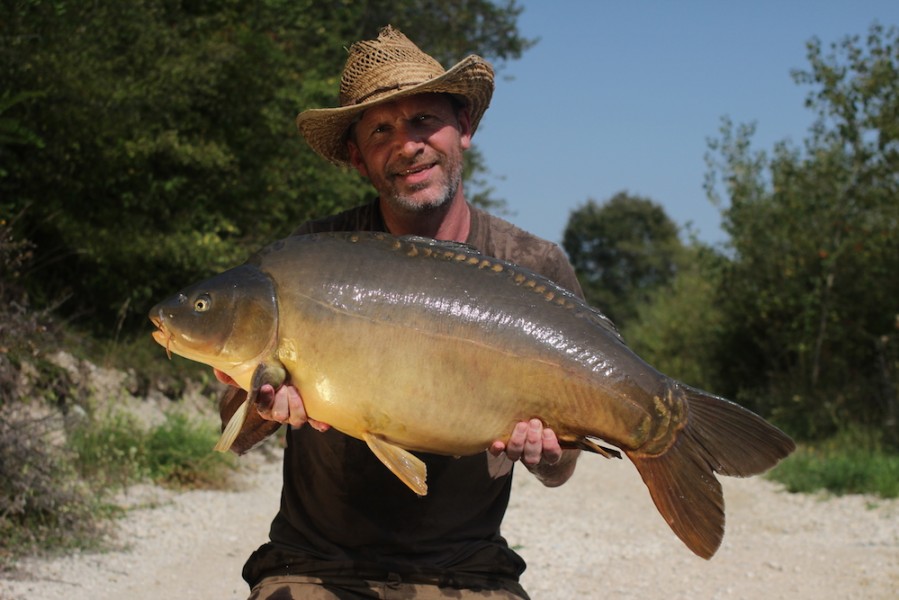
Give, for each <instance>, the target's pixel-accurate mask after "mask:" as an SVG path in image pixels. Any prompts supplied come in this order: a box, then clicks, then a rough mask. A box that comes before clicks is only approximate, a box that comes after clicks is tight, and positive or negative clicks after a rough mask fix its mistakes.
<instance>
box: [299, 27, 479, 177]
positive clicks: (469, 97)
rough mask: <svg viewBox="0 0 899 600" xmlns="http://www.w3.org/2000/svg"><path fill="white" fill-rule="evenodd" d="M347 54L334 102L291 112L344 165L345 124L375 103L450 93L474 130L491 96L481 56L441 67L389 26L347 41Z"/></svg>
mask: <svg viewBox="0 0 899 600" xmlns="http://www.w3.org/2000/svg"><path fill="white" fill-rule="evenodd" d="M349 54H350V55H349V58H347V61H346V66H345V67H344V69H343V76H342V77H341V78H340V96H339V102H340V107H339V108H317V109H310V110H306V111H303V112H301V113H300V114H299V115H298V116H297V127H298V128H299V130H300V133H301V134H302V135H303V137H304V138H306V141H307V142H308V143H309V145H310V146H312V149H313V150H315V151H316V152H318V153H319V154H321V155H322V156H324V157H325V158H327V159H328V160H330V161H331V162H334V163H337V164H341V165H348V164H350V155H349V152H348V151H347V148H346V136H347V133H348V132H349V128H350V125H352V124H353V122H355V121H356V119H358V118H359V116H360V115H361V114H362V112H363V111H364V110H365V109H367V108H370V107H372V106H374V105H376V104H381V103H384V102H390V101H391V100H396V99H397V98H402V97H404V96H412V95H414V94H425V93H429V92H438V93H449V94H453V95H456V96H459V97H462V98H464V99H465V102H466V104H467V106H468V110H469V116H470V118H471V132H472V133H474V132H475V130H476V129H477V127H478V123H479V122H480V120H481V117H482V116H483V115H484V111H485V110H487V106H489V104H490V97H491V96H492V95H493V67H491V66H490V63H488V62H487V61H486V60H484V59H483V58H481V57H480V56H476V55H471V56H469V57H467V58H465V59H464V60H462V61H461V62H459V63H458V64H456V65H455V66H454V67H452V68H451V69H449V70H448V71H446V70H444V68H443V67H442V66H440V63H438V62H437V61H436V60H434V59H433V58H431V57H430V56H428V55H427V54H425V53H424V52H422V51H421V50H420V49H419V48H418V46H416V45H415V44H413V43H412V42H411V41H410V40H409V38H407V37H406V36H405V35H403V34H402V33H400V31H399V30H397V29H394V28H393V27H391V26H390V25H388V26H387V27H384V28H383V29H381V31H380V33H379V35H378V39H376V40H363V41H361V42H356V43H355V44H353V45H352V46H351V47H350V50H349Z"/></svg>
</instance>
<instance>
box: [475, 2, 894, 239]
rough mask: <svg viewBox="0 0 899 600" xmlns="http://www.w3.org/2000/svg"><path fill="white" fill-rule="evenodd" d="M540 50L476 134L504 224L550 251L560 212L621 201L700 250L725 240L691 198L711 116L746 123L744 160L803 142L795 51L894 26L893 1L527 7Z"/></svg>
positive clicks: (515, 72) (514, 70)
mask: <svg viewBox="0 0 899 600" xmlns="http://www.w3.org/2000/svg"><path fill="white" fill-rule="evenodd" d="M520 4H521V5H523V6H524V7H525V10H524V13H523V14H522V15H521V17H520V18H519V21H518V24H519V30H520V31H521V33H522V34H523V35H524V36H526V37H529V38H534V37H539V38H540V42H539V43H538V44H537V45H536V46H534V47H533V48H532V49H530V50H529V51H527V52H525V54H524V55H523V57H522V58H521V59H520V60H518V61H513V62H511V63H508V64H506V65H505V67H504V68H503V69H501V70H500V72H499V74H498V75H499V76H498V78H497V86H496V92H495V93H494V96H493V101H492V103H491V106H490V109H489V110H488V111H487V113H486V115H485V117H484V120H483V121H482V123H481V127H480V128H479V130H478V132H477V133H476V135H475V138H474V141H475V144H476V145H477V146H478V147H479V148H480V149H481V151H482V152H483V153H484V155H485V158H486V159H487V164H488V167H489V168H490V170H491V172H492V173H493V177H492V178H491V181H490V183H491V185H492V186H493V187H494V188H495V189H496V196H498V197H502V198H505V199H506V200H507V201H508V208H509V209H510V211H511V214H509V215H506V216H507V218H508V219H509V220H511V221H513V222H514V223H516V224H517V225H519V226H520V227H522V228H524V229H527V230H529V231H531V232H533V233H535V234H537V235H540V236H541V237H544V238H547V239H549V240H552V241H555V242H560V241H561V237H562V232H563V230H564V227H565V224H566V222H567V220H568V216H569V214H570V212H571V211H572V210H573V209H575V208H577V207H578V206H580V205H581V204H583V203H584V202H586V201H587V200H588V199H591V198H592V199H595V200H597V201H603V200H607V199H608V198H610V197H611V196H613V195H614V194H615V193H617V192H619V191H627V192H630V193H632V194H636V195H640V196H645V197H648V198H650V199H652V200H653V201H655V202H658V203H660V204H662V205H663V206H664V207H665V210H666V212H667V213H668V215H669V216H670V217H671V218H672V219H673V220H674V221H675V222H676V223H677V224H678V225H680V226H684V225H685V224H686V223H687V222H690V223H692V227H693V229H694V230H696V231H698V234H699V238H700V239H701V240H703V241H705V242H709V243H713V244H717V243H720V242H722V241H724V240H725V234H724V233H723V232H722V231H721V229H720V216H719V213H718V210H717V209H716V208H715V207H714V206H712V205H711V204H710V203H709V201H708V200H707V199H706V197H705V193H704V191H703V189H702V183H703V177H704V174H705V171H706V167H705V162H704V156H705V154H706V151H707V140H708V139H709V138H715V137H717V136H718V130H719V126H720V124H721V118H722V117H724V116H727V117H729V118H730V119H731V120H732V121H733V122H734V123H737V124H739V123H750V122H754V123H755V124H756V127H757V129H756V134H755V136H754V138H753V140H754V141H753V148H755V149H757V150H770V149H771V148H772V147H773V145H774V143H775V142H777V141H779V140H783V139H790V140H792V141H793V142H794V143H796V144H800V143H801V142H802V140H803V139H805V137H806V133H807V130H808V127H809V125H810V124H811V123H812V121H813V118H814V114H813V112H812V111H811V110H809V109H807V108H805V107H804V106H803V102H804V99H805V96H806V94H807V92H808V91H809V88H807V87H805V86H799V85H797V84H795V83H794V82H793V80H792V78H791V77H790V71H791V70H792V69H797V68H798V69H803V70H804V69H807V67H808V61H807V59H806V48H805V44H806V42H807V41H808V40H809V39H810V38H812V37H813V36H817V37H818V38H819V39H820V40H821V41H822V42H823V45H824V46H825V48H826V47H828V46H829V45H830V43H831V42H836V41H839V40H842V39H843V38H844V37H846V36H847V35H855V34H859V35H862V36H863V35H864V34H866V33H867V32H868V29H869V26H870V25H871V24H872V23H873V22H874V21H875V20H876V21H878V22H879V23H881V24H882V25H884V26H891V25H899V1H897V0H892V1H874V0H842V1H836V0H817V1H815V0H755V1H752V2H749V1H746V2H728V1H723V0H721V1H717V2H713V1H711V0H707V1H700V0H691V1H680V2H675V1H668V2H665V1H661V0H656V1H648V0H634V1H631V2H623V1H621V2H612V1H610V0H595V1H591V0H524V1H523V2H520Z"/></svg>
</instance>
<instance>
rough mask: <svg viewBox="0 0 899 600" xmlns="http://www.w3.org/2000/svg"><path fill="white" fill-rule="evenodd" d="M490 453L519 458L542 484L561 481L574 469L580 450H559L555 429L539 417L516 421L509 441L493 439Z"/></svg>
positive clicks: (513, 459)
mask: <svg viewBox="0 0 899 600" xmlns="http://www.w3.org/2000/svg"><path fill="white" fill-rule="evenodd" d="M489 451H490V453H491V454H492V455H493V456H499V455H501V454H503V453H505V454H506V456H508V457H509V459H510V460H512V461H516V460H520V461H521V462H522V464H523V465H524V466H525V467H527V469H528V470H529V471H530V472H531V473H533V474H534V475H536V476H537V478H538V479H539V480H540V481H541V482H543V484H544V485H546V486H549V487H555V486H557V485H562V484H563V483H565V482H566V481H568V479H569V478H570V477H571V475H572V474H573V473H574V467H575V462H576V461H577V457H578V455H579V454H580V451H579V450H562V447H561V445H559V439H558V438H557V437H556V434H555V432H554V431H553V430H552V429H549V428H548V427H544V426H543V423H542V422H541V421H540V419H531V420H530V421H522V422H520V423H518V424H516V425H515V428H514V429H513V430H512V435H511V436H509V441H508V442H507V443H504V442H503V441H501V440H497V441H495V442H493V444H492V445H491V446H490V449H489Z"/></svg>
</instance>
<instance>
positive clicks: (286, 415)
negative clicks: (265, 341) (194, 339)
mask: <svg viewBox="0 0 899 600" xmlns="http://www.w3.org/2000/svg"><path fill="white" fill-rule="evenodd" d="M214 373H215V377H216V379H218V380H219V381H221V382H222V383H225V384H228V385H237V384H236V383H235V382H234V380H233V379H231V377H229V376H228V375H226V374H225V373H222V372H221V371H219V370H218V369H214ZM256 411H257V412H258V413H259V416H261V417H262V418H263V419H266V420H268V421H277V422H278V423H287V424H289V425H291V426H293V427H294V428H297V427H301V426H302V425H303V423H309V425H310V426H311V427H312V428H313V429H315V430H317V431H327V430H328V429H330V428H331V426H330V425H328V424H327V423H322V422H321V421H316V420H315V419H310V418H309V416H308V415H307V414H306V407H305V405H303V399H302V398H301V397H300V392H299V390H297V388H295V387H294V386H292V385H290V384H286V385H282V386H279V387H278V389H275V388H274V387H272V386H271V385H270V384H265V385H263V386H262V387H261V388H259V391H258V392H257V393H256Z"/></svg>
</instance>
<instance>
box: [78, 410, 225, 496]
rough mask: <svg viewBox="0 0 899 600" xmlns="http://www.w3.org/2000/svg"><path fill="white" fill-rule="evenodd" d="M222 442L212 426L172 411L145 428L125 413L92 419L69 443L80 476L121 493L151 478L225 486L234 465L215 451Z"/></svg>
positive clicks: (79, 428)
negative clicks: (214, 448)
mask: <svg viewBox="0 0 899 600" xmlns="http://www.w3.org/2000/svg"><path fill="white" fill-rule="evenodd" d="M217 439H218V432H217V430H216V429H215V428H214V427H212V426H211V425H210V424H209V423H205V422H199V421H195V420H192V419H190V418H188V417H187V416H186V415H185V414H183V413H181V412H169V413H167V414H166V415H165V421H164V422H163V423H161V424H159V425H156V426H153V427H149V428H148V427H144V426H142V425H141V424H140V423H139V422H138V420H137V419H136V418H135V417H134V416H132V415H130V414H129V413H126V412H116V413H112V414H109V415H96V414H95V415H92V416H91V418H90V419H88V420H87V421H85V422H83V423H81V424H80V425H79V426H77V427H75V428H74V429H73V431H72V433H71V435H70V436H69V443H70V446H71V447H72V449H73V450H74V451H75V455H76V459H75V466H76V467H77V469H78V471H79V473H80V474H81V475H82V476H83V477H84V478H85V479H87V480H88V481H90V482H91V483H92V485H93V486H94V487H95V488H98V489H109V488H113V489H121V488H122V487H126V486H128V485H130V484H132V483H135V482H137V481H141V480H143V479H150V480H152V481H155V482H157V483H161V484H164V485H171V486H176V487H179V486H191V487H221V486H222V485H225V484H226V483H227V479H228V478H227V473H228V471H229V470H230V469H233V468H234V466H235V464H236V463H235V461H234V459H233V457H232V456H231V455H228V454H219V453H215V452H212V451H211V449H212V447H213V446H214V445H215V442H216V440H217Z"/></svg>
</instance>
